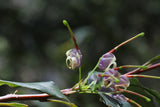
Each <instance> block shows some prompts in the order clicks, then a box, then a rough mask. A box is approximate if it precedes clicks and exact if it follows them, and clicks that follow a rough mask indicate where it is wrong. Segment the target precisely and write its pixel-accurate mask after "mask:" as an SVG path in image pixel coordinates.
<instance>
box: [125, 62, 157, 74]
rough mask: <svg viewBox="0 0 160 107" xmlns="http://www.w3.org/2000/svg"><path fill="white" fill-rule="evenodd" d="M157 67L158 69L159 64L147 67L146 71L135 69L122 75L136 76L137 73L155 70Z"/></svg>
mask: <svg viewBox="0 0 160 107" xmlns="http://www.w3.org/2000/svg"><path fill="white" fill-rule="evenodd" d="M157 67H160V63H157V64H154V65H151V66H149V67H148V68H147V69H139V68H138V69H135V70H133V71H130V72H128V73H126V74H124V75H130V74H138V73H141V72H145V71H148V70H151V69H154V68H157Z"/></svg>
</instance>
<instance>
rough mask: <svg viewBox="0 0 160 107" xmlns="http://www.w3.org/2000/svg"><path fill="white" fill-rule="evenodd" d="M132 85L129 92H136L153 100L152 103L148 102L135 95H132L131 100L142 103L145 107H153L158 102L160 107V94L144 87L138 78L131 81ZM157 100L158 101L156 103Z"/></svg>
mask: <svg viewBox="0 0 160 107" xmlns="http://www.w3.org/2000/svg"><path fill="white" fill-rule="evenodd" d="M130 82H131V85H130V87H129V88H128V89H129V90H132V91H135V92H137V93H140V94H142V95H144V96H147V97H150V98H152V100H151V102H146V101H145V100H144V99H142V98H140V97H139V98H137V97H135V96H134V95H131V96H132V97H130V98H131V99H134V100H137V102H140V103H141V105H143V106H147V107H148V106H153V105H155V103H154V102H157V103H158V104H159V106H160V94H159V93H158V92H157V91H156V90H152V89H149V88H146V87H144V86H143V85H142V84H141V83H140V82H139V81H138V79H136V78H133V79H130ZM155 100H156V101H155Z"/></svg>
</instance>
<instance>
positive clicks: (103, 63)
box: [99, 53, 116, 71]
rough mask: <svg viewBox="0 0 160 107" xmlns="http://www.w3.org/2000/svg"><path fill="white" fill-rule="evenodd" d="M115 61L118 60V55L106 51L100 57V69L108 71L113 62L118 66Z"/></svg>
mask: <svg viewBox="0 0 160 107" xmlns="http://www.w3.org/2000/svg"><path fill="white" fill-rule="evenodd" d="M115 61H116V57H115V56H114V55H113V54H112V53H106V54H104V55H103V56H102V58H101V59H100V62H99V69H100V70H104V71H107V70H108V69H109V67H110V66H111V65H112V64H113V67H116V62H115Z"/></svg>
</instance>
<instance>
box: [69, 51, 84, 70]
mask: <svg viewBox="0 0 160 107" xmlns="http://www.w3.org/2000/svg"><path fill="white" fill-rule="evenodd" d="M66 56H67V59H66V64H67V67H68V68H69V69H75V68H78V67H80V66H81V60H82V54H81V52H80V50H77V49H70V50H68V51H67V52H66Z"/></svg>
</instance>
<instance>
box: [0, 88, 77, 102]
mask: <svg viewBox="0 0 160 107" xmlns="http://www.w3.org/2000/svg"><path fill="white" fill-rule="evenodd" d="M61 92H62V93H63V94H64V95H69V94H73V93H76V91H75V90H72V88H69V89H63V90H61ZM50 97H53V96H51V95H48V94H45V93H44V94H25V95H18V94H7V95H5V96H1V97H0V102H7V101H15V100H40V101H47V99H48V98H50Z"/></svg>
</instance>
